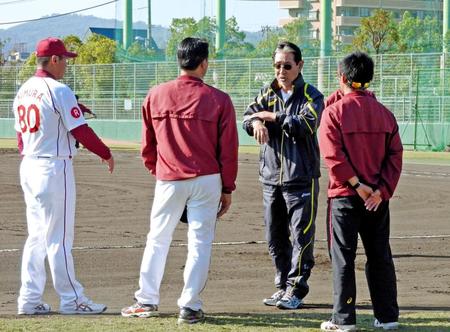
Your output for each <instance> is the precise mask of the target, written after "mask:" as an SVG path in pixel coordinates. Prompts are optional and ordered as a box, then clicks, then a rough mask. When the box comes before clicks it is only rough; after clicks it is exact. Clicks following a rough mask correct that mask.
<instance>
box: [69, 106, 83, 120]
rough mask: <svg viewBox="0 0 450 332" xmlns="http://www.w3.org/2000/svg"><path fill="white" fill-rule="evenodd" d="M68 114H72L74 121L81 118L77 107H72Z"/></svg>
mask: <svg viewBox="0 0 450 332" xmlns="http://www.w3.org/2000/svg"><path fill="white" fill-rule="evenodd" d="M70 114H72V116H73V117H74V118H75V119H78V118H79V117H80V116H81V111H80V110H79V109H78V108H77V107H74V108H72V109H71V110H70Z"/></svg>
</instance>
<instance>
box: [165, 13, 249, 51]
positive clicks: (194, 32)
mask: <svg viewBox="0 0 450 332" xmlns="http://www.w3.org/2000/svg"><path fill="white" fill-rule="evenodd" d="M216 31H217V24H216V20H215V19H214V18H211V17H208V16H205V17H203V18H201V19H200V20H199V21H198V22H196V21H195V19H193V18H192V17H189V18H174V19H173V20H172V24H171V25H170V38H169V40H168V42H167V46H166V56H167V58H168V59H172V60H173V59H175V58H176V54H177V48H178V44H179V43H180V42H181V41H182V40H183V39H184V38H186V37H196V38H202V39H205V40H206V41H208V43H209V57H210V58H215V57H216V52H215V51H216V50H215V44H216ZM245 37H246V36H245V33H244V32H243V31H240V30H239V26H238V24H237V21H236V18H235V17H234V16H232V17H230V18H229V19H227V20H226V22H225V42H224V55H225V56H229V57H234V56H240V57H242V56H245V55H246V53H247V52H251V51H252V50H253V49H254V47H253V45H252V44H250V43H247V42H245Z"/></svg>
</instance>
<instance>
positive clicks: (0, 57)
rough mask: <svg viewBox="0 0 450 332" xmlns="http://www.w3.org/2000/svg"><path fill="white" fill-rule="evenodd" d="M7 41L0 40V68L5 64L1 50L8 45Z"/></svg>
mask: <svg viewBox="0 0 450 332" xmlns="http://www.w3.org/2000/svg"><path fill="white" fill-rule="evenodd" d="M8 41H9V39H5V40H2V39H0V66H2V65H3V64H4V63H5V58H4V55H3V48H4V47H5V45H6V43H8Z"/></svg>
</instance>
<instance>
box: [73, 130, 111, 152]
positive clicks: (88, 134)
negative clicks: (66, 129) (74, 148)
mask: <svg viewBox="0 0 450 332" xmlns="http://www.w3.org/2000/svg"><path fill="white" fill-rule="evenodd" d="M70 133H71V134H72V135H73V137H75V139H76V140H77V141H78V142H80V143H81V144H83V146H84V147H85V148H86V149H88V150H89V151H91V152H92V153H95V154H96V155H97V156H99V157H100V158H102V159H104V160H108V159H109V158H111V151H110V150H109V148H108V147H107V146H106V145H105V144H104V143H103V142H102V141H101V140H100V138H99V137H98V136H97V134H96V133H95V132H94V131H93V130H92V128H90V127H89V126H88V125H87V124H84V125H81V126H79V127H76V128H74V129H72V130H71V131H70Z"/></svg>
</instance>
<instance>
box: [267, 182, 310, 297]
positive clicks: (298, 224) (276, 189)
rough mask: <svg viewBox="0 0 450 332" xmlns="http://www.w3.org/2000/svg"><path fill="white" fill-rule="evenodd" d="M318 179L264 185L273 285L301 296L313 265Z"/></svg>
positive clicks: (305, 291)
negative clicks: (305, 183) (298, 183)
mask: <svg viewBox="0 0 450 332" xmlns="http://www.w3.org/2000/svg"><path fill="white" fill-rule="evenodd" d="M318 192H319V182H318V181H317V179H314V180H313V181H312V183H311V184H309V185H308V186H304V187H301V188H299V187H296V188H293V187H282V186H271V185H263V199H264V221H265V226H266V240H267V243H268V245H269V253H270V255H271V257H272V261H273V263H274V266H275V270H276V272H275V286H276V287H277V288H280V289H286V288H287V289H290V290H292V292H293V294H294V295H296V296H297V297H299V298H303V297H305V296H306V294H307V293H308V291H309V287H308V284H307V280H308V278H309V276H310V274H311V269H312V268H313V266H314V256H313V249H314V232H315V218H316V214H317V196H318Z"/></svg>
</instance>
